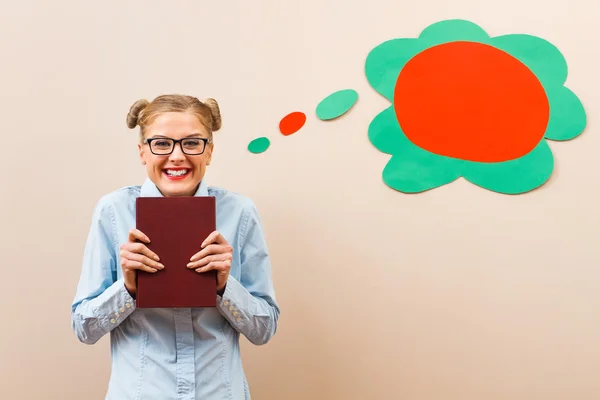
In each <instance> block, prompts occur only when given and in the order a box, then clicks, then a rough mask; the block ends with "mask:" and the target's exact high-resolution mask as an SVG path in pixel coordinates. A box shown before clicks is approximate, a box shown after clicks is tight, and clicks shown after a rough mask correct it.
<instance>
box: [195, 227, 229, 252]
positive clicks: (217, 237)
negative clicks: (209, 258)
mask: <svg viewBox="0 0 600 400" xmlns="http://www.w3.org/2000/svg"><path fill="white" fill-rule="evenodd" d="M211 243H217V244H227V240H225V238H224V237H223V235H221V233H220V232H219V231H213V232H212V233H211V234H210V235H208V237H207V238H206V239H204V242H202V245H201V246H200V247H202V248H204V247H206V246H208V245H209V244H211Z"/></svg>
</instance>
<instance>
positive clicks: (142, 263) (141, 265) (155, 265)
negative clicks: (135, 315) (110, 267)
mask: <svg viewBox="0 0 600 400" xmlns="http://www.w3.org/2000/svg"><path fill="white" fill-rule="evenodd" d="M138 241H141V242H144V243H150V239H149V238H148V236H146V235H145V234H143V233H142V232H140V231H139V230H137V229H132V230H130V231H129V238H128V241H127V243H124V244H123V245H121V253H120V254H121V269H122V270H123V278H124V280H125V288H126V289H127V291H128V292H129V294H131V295H132V296H133V297H135V294H136V292H137V282H136V277H137V270H142V271H146V272H150V273H154V272H156V271H158V270H159V269H163V268H164V265H162V264H161V263H159V262H158V261H159V258H158V256H157V255H156V254H154V253H153V252H152V251H150V249H148V247H146V245H145V244H144V243H139V242H138Z"/></svg>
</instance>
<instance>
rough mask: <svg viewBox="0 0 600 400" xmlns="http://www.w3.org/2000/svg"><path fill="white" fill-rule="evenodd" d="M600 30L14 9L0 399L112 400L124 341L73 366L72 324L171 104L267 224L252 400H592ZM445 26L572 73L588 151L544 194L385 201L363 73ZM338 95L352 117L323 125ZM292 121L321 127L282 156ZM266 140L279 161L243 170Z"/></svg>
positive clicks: (561, 10)
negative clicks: (74, 306)
mask: <svg viewBox="0 0 600 400" xmlns="http://www.w3.org/2000/svg"><path fill="white" fill-rule="evenodd" d="M599 14H600V13H599V10H598V6H597V5H594V2H593V1H592V0H570V1H557V0H503V1H494V2H492V1H485V2H484V1H481V0H457V1H447V0H422V1H405V2H400V1H384V0H369V1H367V2H365V1H352V2H351V1H345V2H342V1H333V0H329V1H316V0H312V1H308V0H304V1H294V2H292V1H287V2H283V1H275V0H273V1H252V2H247V1H234V2H219V1H212V2H208V1H181V0H180V1H172V2H165V1H139V0H135V1H134V0H130V1H95V2H82V1H66V0H60V1H52V2H49V1H42V0H39V1H32V0H27V1H23V0H20V1H3V2H2V5H1V8H0V15H1V20H0V37H1V39H0V54H1V59H0V60H1V63H0V110H1V113H2V118H1V119H0V127H1V135H2V143H3V146H1V147H0V149H2V154H1V157H0V167H2V171H3V173H2V185H1V188H2V189H1V190H2V196H1V197H0V201H1V207H0V217H1V219H0V221H2V222H1V224H2V229H1V231H0V235H2V236H1V239H2V240H0V246H1V249H2V277H1V278H0V289H1V290H0V304H1V305H2V314H1V321H2V322H1V329H0V352H1V353H0V354H1V356H0V382H1V384H0V398H2V399H7V400H8V399H10V400H16V399H36V400H37V399H48V400H66V399H90V400H91V399H101V398H103V394H104V390H105V388H106V384H107V379H108V374H109V348H108V340H106V339H104V340H102V341H101V342H100V343H98V344H97V345H95V346H85V345H83V344H79V343H78V342H77V341H76V339H75V336H74V335H73V333H72V332H71V328H70V320H69V311H70V304H71V300H72V297H73V294H74V290H75V285H76V283H77V279H78V277H79V269H80V262H81V255H82V250H83V245H84V241H85V236H86V234H87V230H88V228H89V222H90V217H91V212H92V208H93V205H94V203H95V201H96V200H97V199H98V197H99V196H101V195H102V194H104V193H106V192H108V191H111V190H114V189H116V188H118V187H121V186H124V185H129V184H139V183H141V182H142V180H143V178H144V175H143V172H144V171H143V169H142V167H141V166H140V165H139V162H138V160H137V153H136V147H135V144H136V142H135V140H136V133H135V132H133V131H129V130H128V129H127V128H126V126H125V115H126V113H127V111H128V109H129V106H130V105H131V104H132V103H133V102H134V101H135V100H137V99H138V98H141V97H146V98H149V99H151V98H153V97H154V96H156V95H158V94H161V93H165V92H184V93H190V94H194V95H197V96H199V97H201V98H204V97H209V96H211V97H215V98H216V99H217V100H218V101H219V102H220V104H221V107H222V112H223V118H224V128H223V131H222V132H219V134H218V135H217V137H216V152H215V160H214V163H213V165H212V166H211V167H210V170H209V176H208V180H209V182H210V184H213V185H220V186H224V187H227V188H229V189H231V190H235V191H238V192H242V193H244V194H246V195H249V196H251V197H252V198H253V199H254V200H255V201H256V203H257V205H258V207H259V210H260V211H261V214H262V217H263V219H264V224H265V228H266V233H267V235H268V242H269V245H270V249H271V252H272V256H273V262H274V279H275V283H276V288H277V294H278V299H279V301H280V304H281V307H282V315H281V319H280V325H279V326H280V328H279V331H278V333H277V335H276V336H275V338H274V340H273V341H272V342H271V343H269V344H268V345H267V346H265V347H258V348H257V347H253V346H251V345H249V343H248V342H246V341H244V342H243V351H244V359H245V365H246V368H247V372H248V376H249V380H250V385H251V389H252V392H253V398H256V399H259V400H263V399H264V400H267V399H269V400H274V399H277V400H282V399H285V400H296V399H302V400H304V399H344V400H350V399H352V400H353V399H369V400H370V399H384V400H391V399H403V400H438V399H439V400H482V399H485V400H495V399H499V400H500V399H502V400H505V399H511V400H517V399H518V400H532V399H544V400H558V399H560V400H571V399H577V400H596V399H598V398H600V290H599V288H600V245H599V242H600V240H599V239H600V213H599V212H598V204H600V189H599V185H600V132H599V129H598V125H597V123H596V116H597V115H598V114H599V111H600V110H599V107H600V94H599V93H600V78H599V75H598V71H599V70H600V68H599V67H600V66H599V62H598V61H599V56H600V46H599V45H598V38H600V30H599V28H598V15H599ZM446 18H464V19H469V20H472V21H473V22H476V23H478V24H480V25H481V26H482V27H484V28H485V29H486V30H487V31H488V32H489V33H490V34H491V35H499V34H505V33H531V34H535V35H538V36H541V37H543V38H545V39H548V40H550V41H551V42H552V43H554V44H555V45H557V46H558V47H559V48H560V49H561V50H562V52H563V54H564V55H565V56H566V58H567V60H568V63H569V66H570V75H569V78H568V81H567V85H568V86H569V87H570V88H571V89H573V90H574V91H575V93H577V94H578V96H579V97H580V99H581V100H582V102H583V103H584V105H585V107H586V110H587V112H588V117H589V120H588V128H587V130H586V132H585V133H584V134H583V135H582V136H581V137H580V138H578V139H576V140H574V141H572V142H568V143H553V142H551V143H550V145H551V148H552V150H553V152H554V154H555V157H556V164H557V169H556V171H555V174H554V175H553V177H552V179H551V181H550V182H549V183H548V184H547V185H546V186H544V187H543V188H542V189H540V190H537V191H535V192H533V193H531V194H529V195H525V196H520V197H508V196H503V195H498V194H494V193H491V192H487V191H485V190H483V189H479V188H477V187H475V186H473V185H470V184H467V183H466V182H464V181H462V180H461V181H458V182H456V183H454V184H452V185H449V186H445V187H442V188H440V189H437V190H434V191H431V192H427V193H424V194H420V195H412V196H408V195H402V194H399V193H396V192H394V191H392V190H390V189H388V188H387V187H386V186H385V185H384V184H383V183H382V181H381V178H380V174H381V170H382V168H383V167H384V165H385V163H386V162H387V160H388V157H387V155H385V154H382V153H380V152H378V151H377V150H376V149H375V148H373V147H372V146H371V144H370V143H369V141H368V139H367V127H368V124H369V123H370V121H371V119H372V117H373V116H374V115H376V114H377V113H379V112H380V111H381V110H383V108H384V107H385V106H386V105H387V103H386V101H385V100H384V99H383V98H382V97H380V96H379V95H378V94H377V93H375V91H373V90H372V89H371V88H370V87H369V86H368V84H367V82H366V79H365V77H364V72H363V65H364V59H365V57H366V55H367V53H368V51H369V50H371V49H372V48H373V47H374V46H375V45H377V44H379V43H380V42H382V41H384V40H387V39H390V38H393V37H400V36H408V37H410V36H416V35H418V33H419V32H420V31H421V30H422V29H423V28H424V27H426V26H427V25H429V24H430V23H433V22H436V21H438V20H441V19H446ZM346 87H350V88H353V89H356V90H357V91H358V92H359V95H360V99H359V102H358V104H357V105H356V107H355V108H354V109H353V110H352V111H351V112H350V113H349V114H347V115H346V116H345V117H344V118H342V119H340V120H338V121H334V122H330V123H323V122H321V121H318V120H317V119H316V118H315V116H314V107H315V106H316V105H317V102H318V100H319V99H321V98H323V97H324V96H326V95H328V94H329V93H331V92H333V91H335V90H338V89H342V88H346ZM295 110H301V111H305V112H307V113H308V116H309V118H308V121H307V124H306V126H305V127H304V128H303V129H302V130H301V132H299V133H297V134H295V135H293V136H290V137H283V136H281V135H279V134H278V131H277V125H278V122H279V119H280V118H281V117H282V116H283V115H285V114H287V113H288V112H291V111H295ZM262 135H266V136H268V137H270V138H271V139H272V147H271V148H270V149H269V150H268V151H267V152H266V153H264V154H262V155H252V154H250V153H249V152H248V151H247V150H246V145H247V144H248V142H249V141H250V140H252V139H253V138H254V137H257V136H262ZM348 214H349V215H351V217H347V215H348Z"/></svg>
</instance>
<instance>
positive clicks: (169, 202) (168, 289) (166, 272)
mask: <svg viewBox="0 0 600 400" xmlns="http://www.w3.org/2000/svg"><path fill="white" fill-rule="evenodd" d="M136 228H137V229H139V230H140V231H142V232H143V233H144V234H146V236H148V238H150V243H149V244H146V246H147V247H148V248H149V249H150V250H152V251H153V252H154V253H156V254H157V255H158V257H159V258H160V262H161V263H162V264H163V265H164V266H165V268H164V269H162V270H158V271H157V272H154V273H150V272H145V271H139V270H138V271H137V295H136V307H138V308H172V307H214V306H216V301H217V275H216V271H207V272H201V273H198V272H196V271H195V270H194V269H189V268H187V264H188V263H189V262H190V258H191V257H192V256H193V255H194V254H196V253H197V252H199V251H200V250H201V247H200V246H201V245H202V242H203V241H204V239H206V238H207V237H208V235H209V234H210V233H212V232H213V231H214V230H215V229H216V202H215V198H214V197H212V196H199V197H196V196H189V197H138V198H137V199H136Z"/></svg>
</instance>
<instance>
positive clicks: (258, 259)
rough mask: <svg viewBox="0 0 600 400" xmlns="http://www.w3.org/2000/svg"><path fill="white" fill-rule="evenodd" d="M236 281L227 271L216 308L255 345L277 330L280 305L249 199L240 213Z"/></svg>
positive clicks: (267, 256)
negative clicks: (223, 289)
mask: <svg viewBox="0 0 600 400" xmlns="http://www.w3.org/2000/svg"><path fill="white" fill-rule="evenodd" d="M244 221H245V223H244V225H245V229H243V230H242V232H243V234H242V238H241V240H240V248H239V250H238V251H239V252H240V263H241V265H240V268H241V275H240V280H239V281H238V280H237V279H235V278H234V277H232V276H231V275H230V276H229V278H228V280H227V285H226V286H225V292H224V293H223V295H222V296H219V295H218V296H217V308H218V309H219V311H220V312H221V314H222V315H223V316H224V317H225V318H226V319H227V320H228V321H229V323H230V324H231V325H232V326H233V327H234V329H236V330H237V331H238V332H240V333H241V334H243V335H244V336H245V337H246V338H248V340H249V341H250V342H251V343H253V344H256V345H262V344H266V343H267V342H269V340H270V339H271V338H272V337H273V335H274V334H275V331H276V330H277V320H278V318H279V314H280V309H279V305H278V304H277V301H276V299H275V289H274V287H273V280H272V277H271V261H270V258H269V253H268V249H267V244H266V240H265V235H264V231H263V227H262V224H261V220H260V217H259V214H258V211H257V209H256V207H255V205H254V203H253V202H250V207H248V209H247V211H246V212H245V214H244Z"/></svg>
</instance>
